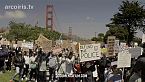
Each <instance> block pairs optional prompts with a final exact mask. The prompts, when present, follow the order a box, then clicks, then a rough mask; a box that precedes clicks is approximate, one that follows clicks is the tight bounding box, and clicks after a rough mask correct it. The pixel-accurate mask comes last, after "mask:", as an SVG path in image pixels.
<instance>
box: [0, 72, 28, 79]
mask: <svg viewBox="0 0 145 82" xmlns="http://www.w3.org/2000/svg"><path fill="white" fill-rule="evenodd" d="M14 74H15V71H14V70H12V71H11V72H10V71H5V73H3V74H0V82H10V80H11V79H12V77H13V75H14ZM13 82H15V81H13ZM23 82H26V81H23Z"/></svg>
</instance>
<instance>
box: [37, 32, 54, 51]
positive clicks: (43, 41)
mask: <svg viewBox="0 0 145 82" xmlns="http://www.w3.org/2000/svg"><path fill="white" fill-rule="evenodd" d="M35 43H36V44H37V45H38V46H40V47H42V49H43V50H44V52H48V51H49V50H51V47H52V40H49V39H47V38H46V37H45V36H43V35H42V34H40V35H39V37H38V39H37V40H36V41H35Z"/></svg>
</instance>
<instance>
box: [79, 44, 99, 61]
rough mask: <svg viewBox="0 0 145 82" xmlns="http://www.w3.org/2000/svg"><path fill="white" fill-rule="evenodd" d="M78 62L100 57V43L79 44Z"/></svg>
mask: <svg viewBox="0 0 145 82" xmlns="http://www.w3.org/2000/svg"><path fill="white" fill-rule="evenodd" d="M79 55H80V62H84V61H92V60H98V59H100V57H101V48H100V44H87V45H80V46H79Z"/></svg>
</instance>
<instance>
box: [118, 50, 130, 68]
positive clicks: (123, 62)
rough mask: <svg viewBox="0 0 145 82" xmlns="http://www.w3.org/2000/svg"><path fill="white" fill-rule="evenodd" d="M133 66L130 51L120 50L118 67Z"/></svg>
mask: <svg viewBox="0 0 145 82" xmlns="http://www.w3.org/2000/svg"><path fill="white" fill-rule="evenodd" d="M130 66H131V54H130V53H129V52H119V53H118V60H117V68H124V67H130Z"/></svg>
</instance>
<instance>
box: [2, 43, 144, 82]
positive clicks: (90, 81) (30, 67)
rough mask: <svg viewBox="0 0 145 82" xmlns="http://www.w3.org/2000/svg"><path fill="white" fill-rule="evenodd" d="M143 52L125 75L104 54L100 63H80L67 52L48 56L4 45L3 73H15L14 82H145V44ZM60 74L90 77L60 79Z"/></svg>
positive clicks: (95, 61)
mask: <svg viewBox="0 0 145 82" xmlns="http://www.w3.org/2000/svg"><path fill="white" fill-rule="evenodd" d="M143 49H144V50H143V52H142V55H140V56H139V57H138V58H137V59H135V58H132V59H131V67H129V68H125V69H124V74H123V73H122V71H123V69H121V68H117V63H116V62H117V55H116V56H113V57H106V56H105V54H102V57H101V58H100V59H99V60H93V61H86V62H80V59H79V54H77V53H75V52H73V51H72V50H71V49H68V48H64V49H62V50H61V52H59V53H54V52H53V51H50V52H48V53H45V52H43V49H42V48H41V47H37V48H36V49H29V51H23V49H22V48H21V47H16V48H11V47H9V46H6V45H2V46H1V47H0V73H1V74H2V73H5V71H12V70H14V71H15V74H14V75H13V76H12V79H11V80H13V81H18V82H22V81H23V80H26V81H29V82H31V81H32V82H33V81H35V82H145V70H144V68H145V44H144V46H143ZM47 72H48V74H47ZM58 74H61V75H73V74H78V75H79V74H86V75H87V77H67V76H66V77H63V76H62V77H58V76H57V75H58ZM17 76H18V77H17ZM47 78H48V79H47Z"/></svg>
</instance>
